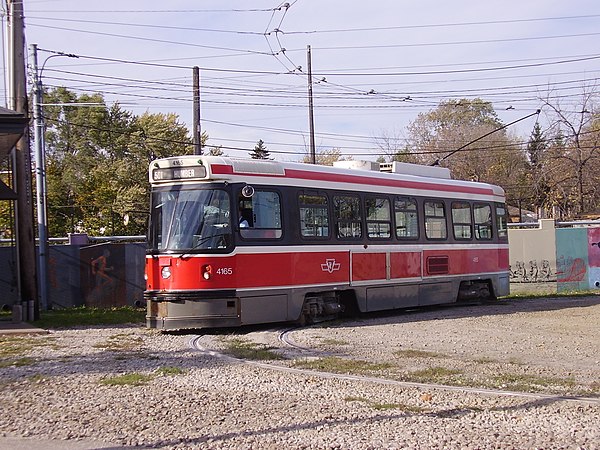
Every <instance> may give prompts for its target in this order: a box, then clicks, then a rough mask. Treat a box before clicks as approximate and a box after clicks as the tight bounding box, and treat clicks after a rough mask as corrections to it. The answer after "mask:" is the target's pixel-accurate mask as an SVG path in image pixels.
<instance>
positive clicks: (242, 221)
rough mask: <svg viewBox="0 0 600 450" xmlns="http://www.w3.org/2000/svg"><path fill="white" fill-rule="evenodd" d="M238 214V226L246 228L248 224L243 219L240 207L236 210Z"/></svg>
mask: <svg viewBox="0 0 600 450" xmlns="http://www.w3.org/2000/svg"><path fill="white" fill-rule="evenodd" d="M238 216H239V217H240V228H248V227H249V226H250V224H249V223H248V221H247V220H246V219H244V215H243V213H242V208H239V210H238Z"/></svg>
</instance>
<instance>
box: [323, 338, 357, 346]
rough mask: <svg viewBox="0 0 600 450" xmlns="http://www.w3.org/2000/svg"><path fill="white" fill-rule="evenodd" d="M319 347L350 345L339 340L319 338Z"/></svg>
mask: <svg viewBox="0 0 600 450" xmlns="http://www.w3.org/2000/svg"><path fill="white" fill-rule="evenodd" d="M318 339H320V342H319V343H320V344H321V345H348V344H350V343H349V342H348V341H343V340H341V339H332V338H322V337H319V338H318Z"/></svg>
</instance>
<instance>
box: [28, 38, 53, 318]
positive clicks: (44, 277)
mask: <svg viewBox="0 0 600 450" xmlns="http://www.w3.org/2000/svg"><path fill="white" fill-rule="evenodd" d="M30 48H31V66H32V67H31V69H32V72H33V121H34V126H33V133H34V142H35V186H36V206H37V226H38V289H39V295H40V308H41V309H42V310H46V309H48V305H49V302H48V219H47V214H46V213H47V210H46V146H45V143H44V115H43V113H42V95H43V89H42V81H41V78H40V75H39V72H38V55H37V45H36V44H31V46H30Z"/></svg>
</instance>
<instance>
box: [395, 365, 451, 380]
mask: <svg viewBox="0 0 600 450" xmlns="http://www.w3.org/2000/svg"><path fill="white" fill-rule="evenodd" d="M461 374H462V372H461V371H460V370H454V369H447V368H445V367H428V368H427V369H422V370H416V371H414V372H410V373H408V374H406V375H404V377H403V378H404V379H405V380H408V381H417V382H420V383H446V384H462V383H461V382H460V381H461V380H460V379H459V376H460V375H461Z"/></svg>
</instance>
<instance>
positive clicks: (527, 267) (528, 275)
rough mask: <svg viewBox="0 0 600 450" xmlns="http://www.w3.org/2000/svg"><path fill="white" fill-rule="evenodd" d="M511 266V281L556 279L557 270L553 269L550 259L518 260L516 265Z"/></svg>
mask: <svg viewBox="0 0 600 450" xmlns="http://www.w3.org/2000/svg"><path fill="white" fill-rule="evenodd" d="M509 267H510V281H511V283H547V282H551V281H556V270H553V269H552V266H551V265H550V261H548V260H547V259H542V260H540V261H536V260H530V261H529V262H527V263H525V262H524V261H516V262H515V264H514V266H513V265H511V266H509Z"/></svg>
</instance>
